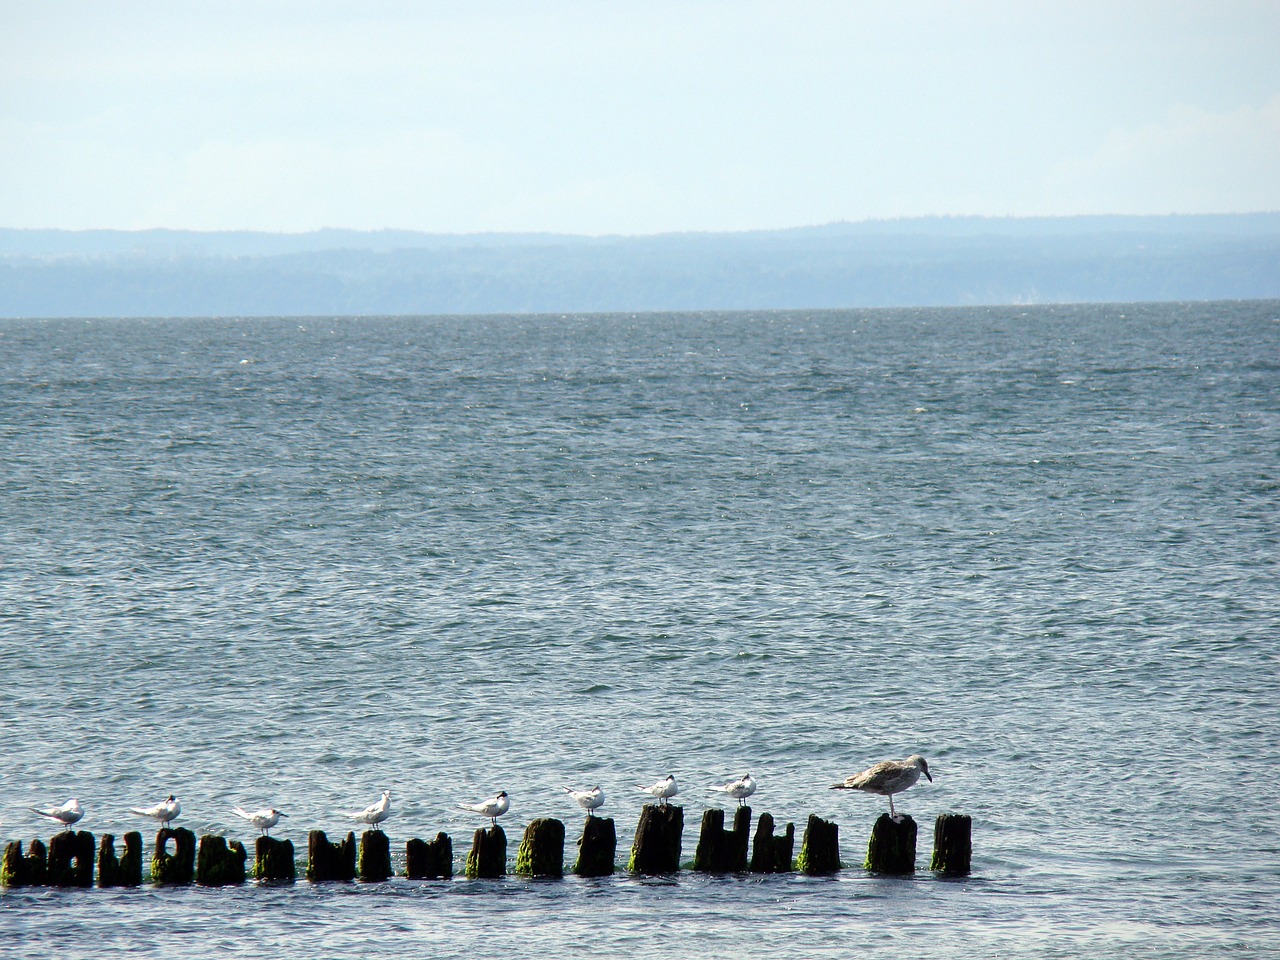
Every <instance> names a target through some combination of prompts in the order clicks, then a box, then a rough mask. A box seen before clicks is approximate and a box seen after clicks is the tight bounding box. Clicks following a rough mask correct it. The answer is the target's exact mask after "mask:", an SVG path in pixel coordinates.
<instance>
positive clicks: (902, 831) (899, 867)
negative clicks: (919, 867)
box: [865, 813, 916, 874]
mask: <svg viewBox="0 0 1280 960" xmlns="http://www.w3.org/2000/svg"><path fill="white" fill-rule="evenodd" d="M865 866H866V868H867V869H868V870H870V871H872V872H873V873H890V874H908V873H915V872H916V822H915V821H914V820H912V819H911V818H910V817H909V816H907V815H906V814H899V815H898V819H897V820H894V819H893V817H891V816H889V814H887V813H882V814H880V817H879V819H877V820H876V823H875V826H874V827H872V828H871V840H870V841H869V842H868V843H867V860H866V864H865Z"/></svg>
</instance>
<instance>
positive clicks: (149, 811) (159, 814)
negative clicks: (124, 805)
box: [129, 794, 182, 827]
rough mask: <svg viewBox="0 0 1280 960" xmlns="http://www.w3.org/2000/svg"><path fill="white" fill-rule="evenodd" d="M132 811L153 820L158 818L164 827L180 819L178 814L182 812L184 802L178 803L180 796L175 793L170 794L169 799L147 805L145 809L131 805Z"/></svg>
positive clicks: (130, 810)
mask: <svg viewBox="0 0 1280 960" xmlns="http://www.w3.org/2000/svg"><path fill="white" fill-rule="evenodd" d="M129 812H130V813H136V814H137V815H138V816H140V817H150V818H151V819H152V820H158V821H159V822H160V825H161V826H162V827H168V826H169V823H170V822H171V821H173V820H177V819H178V814H180V813H181V812H182V804H180V803H178V798H177V797H175V796H174V795H173V794H169V799H167V800H161V801H160V802H159V803H157V804H156V805H155V806H154V807H147V808H146V809H145V810H144V809H142V808H139V807H130V808H129Z"/></svg>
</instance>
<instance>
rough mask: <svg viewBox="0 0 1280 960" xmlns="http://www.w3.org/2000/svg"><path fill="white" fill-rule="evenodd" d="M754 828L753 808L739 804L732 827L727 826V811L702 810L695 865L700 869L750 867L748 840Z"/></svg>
mask: <svg viewBox="0 0 1280 960" xmlns="http://www.w3.org/2000/svg"><path fill="white" fill-rule="evenodd" d="M750 831H751V808H750V807H742V806H740V807H738V809H737V811H736V812H735V813H734V815H733V829H732V830H726V829H724V811H723V810H718V809H710V810H707V811H705V812H704V813H703V814H702V830H701V832H700V834H699V836H698V849H697V851H696V852H695V853H694V855H693V869H695V870H697V871H699V872H701V873H741V872H742V871H745V870H746V869H747V840H748V837H749V836H750Z"/></svg>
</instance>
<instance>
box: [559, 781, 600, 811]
mask: <svg viewBox="0 0 1280 960" xmlns="http://www.w3.org/2000/svg"><path fill="white" fill-rule="evenodd" d="M564 792H565V793H567V794H568V795H569V796H571V797H573V799H574V800H575V801H577V804H578V806H580V807H581V808H582V809H583V810H585V811H587V816H588V817H590V816H592V812H591V811H593V810H595V809H596V808H597V807H600V806H602V805H603V804H604V791H603V790H601V789H600V785H599V784H596V785H595V786H594V787H592V788H591V789H590V790H574V789H573V788H572V787H565V788H564Z"/></svg>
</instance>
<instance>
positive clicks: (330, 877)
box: [307, 830, 356, 883]
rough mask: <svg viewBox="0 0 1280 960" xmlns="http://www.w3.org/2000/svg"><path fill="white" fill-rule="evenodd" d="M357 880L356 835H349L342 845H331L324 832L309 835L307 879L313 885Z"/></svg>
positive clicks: (313, 832)
mask: <svg viewBox="0 0 1280 960" xmlns="http://www.w3.org/2000/svg"><path fill="white" fill-rule="evenodd" d="M355 878H356V835H355V834H354V833H348V834H347V836H346V838H345V839H343V840H342V841H341V842H340V843H330V842H329V838H328V837H327V836H325V832H324V831H323V830H312V831H311V833H309V834H308V835H307V879H308V880H310V881H311V882H312V883H326V882H329V881H338V882H341V883H350V882H351V881H352V880H354V879H355Z"/></svg>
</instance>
